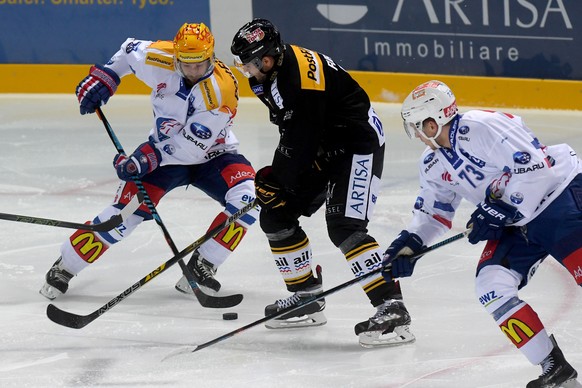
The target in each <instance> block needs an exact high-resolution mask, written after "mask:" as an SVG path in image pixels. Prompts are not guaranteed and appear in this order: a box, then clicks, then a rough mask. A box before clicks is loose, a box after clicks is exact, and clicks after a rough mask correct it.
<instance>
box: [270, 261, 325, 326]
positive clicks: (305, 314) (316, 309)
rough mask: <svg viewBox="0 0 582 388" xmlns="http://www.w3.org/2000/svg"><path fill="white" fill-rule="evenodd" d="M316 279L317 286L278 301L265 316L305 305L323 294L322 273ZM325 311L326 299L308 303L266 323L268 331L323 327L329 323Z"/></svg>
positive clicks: (271, 305)
mask: <svg viewBox="0 0 582 388" xmlns="http://www.w3.org/2000/svg"><path fill="white" fill-rule="evenodd" d="M318 275H319V277H318V278H317V279H316V280H317V284H315V285H314V286H312V287H309V288H306V289H305V290H300V291H297V292H296V293H294V294H293V295H291V296H290V297H288V298H286V299H278V300H277V301H276V302H275V303H273V304H270V305H268V306H267V307H265V316H269V315H273V314H276V313H277V312H279V311H281V310H284V309H286V308H289V307H291V306H296V305H298V304H301V303H304V301H306V300H309V299H310V298H312V297H313V296H315V295H319V294H321V293H322V292H323V286H322V284H321V283H322V282H321V273H320V272H319V273H318ZM324 309H325V299H319V300H316V301H314V302H311V303H306V304H305V305H304V306H301V307H299V308H298V309H297V310H295V311H292V312H290V313H287V314H283V315H281V316H280V317H278V318H277V319H272V320H270V321H268V322H267V323H265V326H266V327H267V328H268V329H289V328H296V327H310V326H321V325H325V324H326V323H327V318H326V317H325V315H324V314H323V310H324Z"/></svg>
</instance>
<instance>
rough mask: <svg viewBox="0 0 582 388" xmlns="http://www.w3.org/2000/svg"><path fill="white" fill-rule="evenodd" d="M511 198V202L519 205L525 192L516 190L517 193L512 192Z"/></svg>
mask: <svg viewBox="0 0 582 388" xmlns="http://www.w3.org/2000/svg"><path fill="white" fill-rule="evenodd" d="M509 199H510V200H511V202H513V203H514V204H516V205H519V204H520V203H522V202H523V194H522V193H520V192H519V191H516V192H515V193H512V194H511V195H510V196H509Z"/></svg>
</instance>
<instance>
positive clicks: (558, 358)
mask: <svg viewBox="0 0 582 388" xmlns="http://www.w3.org/2000/svg"><path fill="white" fill-rule="evenodd" d="M550 340H551V341H552V344H554V349H552V351H551V352H550V354H549V355H548V357H546V358H545V359H544V360H543V361H542V363H541V364H540V365H541V366H542V374H541V375H540V377H538V378H537V379H535V380H533V381H530V382H529V383H528V384H527V388H553V387H562V388H574V387H581V386H582V385H580V383H579V382H578V381H577V380H576V377H578V372H576V370H575V369H574V368H573V367H572V365H570V364H569V363H568V361H566V359H565V358H564V353H562V351H561V350H560V347H559V346H558V344H557V342H556V339H555V338H554V336H553V335H551V336H550Z"/></svg>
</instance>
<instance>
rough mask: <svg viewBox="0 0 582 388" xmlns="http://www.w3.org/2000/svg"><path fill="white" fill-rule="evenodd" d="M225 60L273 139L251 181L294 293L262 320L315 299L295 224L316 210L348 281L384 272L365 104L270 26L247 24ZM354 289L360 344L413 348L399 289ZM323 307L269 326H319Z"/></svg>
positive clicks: (375, 154) (378, 279)
mask: <svg viewBox="0 0 582 388" xmlns="http://www.w3.org/2000/svg"><path fill="white" fill-rule="evenodd" d="M231 51H232V54H233V55H234V57H235V65H236V66H237V68H238V69H239V70H240V71H241V72H242V73H243V74H244V75H245V76H246V77H247V78H249V82H250V87H251V89H252V90H253V92H254V93H255V95H256V96H257V97H258V98H259V99H260V100H261V101H262V102H263V103H264V104H265V105H266V106H267V107H268V108H269V111H270V118H271V122H272V123H274V124H275V125H277V126H278V128H279V133H280V140H279V144H278V146H277V148H276V150H275V152H274V157H273V162H272V164H271V166H266V167H263V168H262V169H261V170H259V171H258V172H257V177H256V180H255V184H256V189H257V199H258V201H259V203H260V205H261V213H260V225H261V228H262V230H263V231H264V233H265V234H266V236H267V239H268V241H269V245H270V248H271V251H272V253H273V257H274V259H275V263H276V265H277V267H278V268H279V271H280V273H281V275H282V276H283V280H284V281H285V285H286V286H287V290H288V291H290V292H292V293H293V295H292V296H290V297H288V298H286V299H280V300H277V301H276V302H275V303H273V304H271V305H268V306H267V307H266V309H265V314H266V315H270V314H273V313H275V312H277V311H279V310H281V309H283V308H286V307H289V306H291V305H295V304H297V303H298V302H299V301H301V300H302V299H306V298H309V297H311V296H312V295H314V294H318V293H321V292H323V288H322V282H321V276H320V275H319V273H317V272H320V271H315V272H316V273H317V276H316V274H314V271H313V270H312V265H311V261H312V253H311V245H310V242H309V239H308V237H307V235H306V234H305V232H304V231H303V229H302V228H301V226H300V223H299V218H300V217H301V216H310V215H312V214H313V213H315V211H316V210H317V209H319V208H320V207H321V206H322V205H323V204H324V203H325V218H326V222H327V229H328V234H329V237H330V239H331V241H332V242H333V244H334V245H335V246H337V247H338V248H339V249H340V250H341V252H342V253H343V254H344V256H345V258H346V260H347V261H348V265H349V266H350V269H351V270H352V272H353V273H354V276H360V275H362V274H365V273H368V272H370V271H372V270H374V269H376V268H379V267H380V266H381V265H382V257H383V252H382V250H381V249H380V247H379V245H378V243H377V242H376V240H375V239H374V238H373V237H372V236H370V235H369V234H368V233H367V232H368V230H367V225H368V222H369V220H370V217H371V215H372V212H373V208H374V205H375V202H376V199H377V195H378V188H379V182H380V178H381V175H382V167H383V161H384V132H383V129H382V123H381V122H380V120H379V118H378V117H377V116H376V114H375V112H374V110H373V108H372V106H371V104H370V99H369V98H368V95H367V94H366V92H365V91H364V90H363V89H362V88H361V87H360V85H358V83H357V82H356V81H355V80H354V79H352V77H351V76H350V75H349V74H348V73H347V72H346V71H345V70H344V69H342V68H341V67H340V66H339V65H338V64H337V63H335V62H334V61H333V60H332V59H331V58H330V57H328V56H326V55H324V54H321V53H318V52H316V51H313V50H310V49H307V48H303V47H299V46H296V45H291V44H284V43H283V42H282V40H281V37H280V34H279V31H278V30H277V28H276V27H275V26H274V25H273V24H272V23H271V22H270V21H268V20H265V19H254V20H252V21H251V22H249V23H247V24H245V25H244V26H243V27H242V28H240V30H239V31H238V32H237V33H236V35H235V37H234V39H233V42H232V46H231ZM361 285H362V287H363V289H364V291H365V292H366V295H367V296H368V298H369V299H370V302H371V303H372V305H373V306H374V307H376V308H377V312H376V314H375V315H374V316H372V317H371V318H370V319H368V320H366V321H364V322H361V323H358V324H357V325H356V327H355V332H356V335H358V336H359V340H360V344H361V345H362V346H366V347H371V346H382V345H394V344H400V343H404V342H412V341H414V336H413V335H412V334H411V333H410V332H409V327H408V326H409V324H410V316H409V314H408V312H407V310H406V308H405V306H404V303H403V301H402V293H401V291H400V285H399V283H398V282H397V281H390V282H387V281H386V280H384V279H383V277H382V276H381V275H378V276H374V277H371V278H367V279H366V280H364V281H362V282H361ZM324 308H325V301H324V300H320V301H317V302H313V303H310V304H307V305H305V306H303V308H301V309H299V310H298V311H296V312H294V313H291V314H288V316H285V315H284V316H282V317H281V318H280V319H276V320H272V321H270V322H269V323H267V327H269V328H285V327H304V326H317V325H323V324H325V323H326V322H327V320H326V318H325V316H324V314H323V310H324ZM289 315H290V316H289Z"/></svg>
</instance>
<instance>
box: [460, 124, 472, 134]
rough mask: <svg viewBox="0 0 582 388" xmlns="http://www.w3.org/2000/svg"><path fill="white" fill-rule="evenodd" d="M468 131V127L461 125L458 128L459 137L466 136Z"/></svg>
mask: <svg viewBox="0 0 582 388" xmlns="http://www.w3.org/2000/svg"><path fill="white" fill-rule="evenodd" d="M469 130H470V129H469V127H468V126H466V125H463V126H462V127H461V128H459V133H460V134H461V135H466V134H468V133H469Z"/></svg>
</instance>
